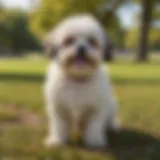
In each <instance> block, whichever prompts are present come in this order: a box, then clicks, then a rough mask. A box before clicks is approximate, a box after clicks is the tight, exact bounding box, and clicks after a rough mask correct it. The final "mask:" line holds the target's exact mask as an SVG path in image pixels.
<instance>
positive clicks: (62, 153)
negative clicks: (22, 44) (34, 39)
mask: <svg viewBox="0 0 160 160" xmlns="http://www.w3.org/2000/svg"><path fill="white" fill-rule="evenodd" d="M46 66H47V61H46V60H42V59H6V60H4V59H1V60H0V159H1V157H2V158H5V157H9V158H11V160H12V159H15V160H17V159H18V158H19V159H20V160H21V159H55V160H85V159H87V160H159V159H160V61H157V59H156V61H155V60H152V61H151V62H148V63H145V64H136V63H134V62H125V61H123V62H122V61H118V62H115V63H112V64H109V69H110V74H111V79H112V82H113V86H114V89H115V93H116V95H117V98H118V101H119V106H120V115H121V120H122V127H123V130H122V131H121V133H119V134H116V135H115V134H113V133H112V134H110V135H109V139H110V147H109V148H107V149H106V150H104V151H90V150H88V149H85V148H84V147H81V146H80V145H75V144H67V145H66V146H63V147H61V148H53V149H50V150H46V149H44V148H43V145H42V142H43V139H44V137H45V135H46V123H45V118H44V117H45V116H44V115H45V114H44V107H43V96H42V95H43V92H42V91H43V79H44V73H45V70H46ZM36 116H38V118H39V119H40V120H39V121H40V122H37V120H36V118H35V117H36ZM29 119H30V121H29ZM34 122H35V123H34ZM9 160H10V159H9Z"/></svg>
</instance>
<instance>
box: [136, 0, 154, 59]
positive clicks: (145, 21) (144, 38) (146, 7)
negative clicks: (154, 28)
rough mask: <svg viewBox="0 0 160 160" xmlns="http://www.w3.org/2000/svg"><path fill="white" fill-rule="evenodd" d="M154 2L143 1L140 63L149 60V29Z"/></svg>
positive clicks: (138, 57)
mask: <svg viewBox="0 0 160 160" xmlns="http://www.w3.org/2000/svg"><path fill="white" fill-rule="evenodd" d="M152 8H153V1H152V0H142V9H143V10H142V24H141V31H140V42H139V53H138V56H137V60H138V61H146V60H148V39H149V29H150V24H151V20H152Z"/></svg>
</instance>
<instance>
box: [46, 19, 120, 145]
mask: <svg viewBox="0 0 160 160" xmlns="http://www.w3.org/2000/svg"><path fill="white" fill-rule="evenodd" d="M82 22H83V23H82ZM68 26H69V28H68ZM55 32H56V34H58V36H57V35H56V34H55ZM68 32H71V33H74V32H77V33H79V34H76V35H75V36H76V37H79V36H80V35H81V36H82V37H83V36H84V34H83V33H84V32H85V35H88V34H90V32H92V34H94V35H96V37H97V39H98V41H99V43H100V44H101V46H100V48H99V52H100V53H102V49H103V47H104V37H103V35H102V33H103V32H102V28H101V27H100V25H99V24H98V22H96V21H95V20H94V19H92V18H89V17H88V16H87V17H85V16H82V17H80V18H77V17H76V18H71V19H69V20H66V21H65V22H63V23H62V24H60V25H59V26H58V27H57V28H56V30H54V40H53V41H55V35H56V37H57V41H56V42H57V43H60V40H62V39H63V38H62V37H65V34H66V33H68ZM50 36H51V37H53V33H51V34H50ZM60 45H61V43H60ZM63 52H65V50H63ZM95 54H97V52H96V53H95ZM96 56H97V55H95V57H96ZM100 56H102V55H100ZM62 57H63V54H62ZM95 59H96V58H95ZM89 76H90V78H89V79H88V80H86V81H85V82H82V83H81V82H77V81H74V80H72V79H69V78H68V77H67V76H66V75H65V70H64V69H63V67H62V66H61V64H60V63H58V62H57V61H55V62H53V61H51V63H50V65H49V69H48V73H47V77H46V82H45V100H46V108H47V114H48V118H49V135H48V137H47V139H46V141H45V144H46V145H47V146H52V145H60V144H64V143H65V142H66V141H67V139H68V136H69V134H70V131H71V129H70V127H71V126H70V125H71V124H70V123H69V122H67V119H65V117H64V113H65V114H66V115H67V116H68V117H70V118H71V119H72V122H74V123H76V122H77V121H79V119H80V118H83V117H81V116H82V114H84V113H85V112H86V111H87V110H90V111H91V110H92V111H93V113H92V114H91V116H90V117H89V120H88V121H87V122H86V123H87V124H86V128H85V131H84V133H83V139H84V142H85V143H86V144H87V145H89V146H92V147H103V146H104V145H106V144H107V141H106V134H105V129H106V127H107V128H113V129H116V128H117V127H118V125H117V121H116V120H117V115H116V114H117V113H116V110H117V109H116V102H115V98H114V95H113V92H112V88H111V84H110V80H109V76H108V73H107V71H106V70H105V69H104V68H103V65H102V63H100V64H99V65H98V67H97V68H96V69H95V70H94V72H93V74H92V75H89ZM61 111H62V112H64V113H63V114H61Z"/></svg>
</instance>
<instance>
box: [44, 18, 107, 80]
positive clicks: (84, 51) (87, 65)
mask: <svg viewBox="0 0 160 160" xmlns="http://www.w3.org/2000/svg"><path fill="white" fill-rule="evenodd" d="M104 35H105V34H104V30H103V29H102V27H101V26H100V24H99V23H98V22H97V21H96V20H94V19H93V18H92V17H89V16H76V17H71V18H69V19H67V20H65V21H63V22H62V23H61V24H60V25H59V26H57V27H56V28H55V29H54V30H53V31H52V32H51V33H50V34H49V37H48V39H47V43H46V46H47V45H48V46H47V47H48V48H47V49H48V50H49V54H50V56H51V57H53V56H54V57H55V58H54V59H55V60H56V63H58V64H59V65H60V66H61V67H62V68H63V70H64V71H65V73H66V74H67V75H69V76H71V77H75V78H86V77H89V76H91V75H93V73H94V72H95V71H96V70H97V68H98V67H99V66H100V64H101V62H102V59H103V56H104V48H105V43H106V39H105V36H104Z"/></svg>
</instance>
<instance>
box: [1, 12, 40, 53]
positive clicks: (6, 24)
mask: <svg viewBox="0 0 160 160" xmlns="http://www.w3.org/2000/svg"><path fill="white" fill-rule="evenodd" d="M0 19H1V21H0V35H1V36H0V42H1V45H3V46H6V47H9V48H10V49H11V50H12V51H13V52H15V53H16V52H17V53H18V52H19V51H23V50H30V49H36V48H39V43H38V41H37V39H36V38H35V37H34V36H33V34H32V33H31V32H30V30H29V28H28V18H27V15H26V13H24V12H22V11H19V10H2V11H1V12H0Z"/></svg>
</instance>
